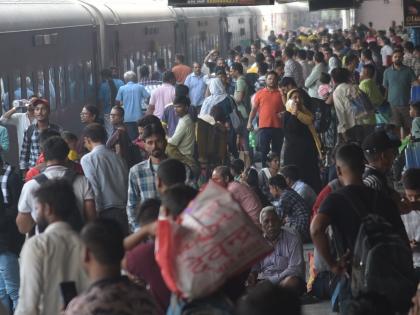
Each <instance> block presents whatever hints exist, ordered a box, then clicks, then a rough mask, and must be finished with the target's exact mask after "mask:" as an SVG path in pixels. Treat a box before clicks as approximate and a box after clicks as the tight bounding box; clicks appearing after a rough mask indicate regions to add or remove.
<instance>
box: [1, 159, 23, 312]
mask: <svg viewBox="0 0 420 315" xmlns="http://www.w3.org/2000/svg"><path fill="white" fill-rule="evenodd" d="M0 182H1V183H2V189H1V194H0V207H1V213H0V302H2V303H3V306H4V307H5V308H6V309H7V310H10V309H11V307H10V301H11V302H12V309H13V310H15V309H16V305H17V303H18V298H19V260H18V257H19V253H20V250H21V249H22V245H23V242H24V241H25V236H23V235H22V234H20V233H19V231H18V228H17V226H16V215H17V205H18V201H19V195H20V191H21V189H22V178H21V176H20V175H19V174H18V173H17V172H16V171H15V169H14V167H13V166H11V165H8V164H7V163H4V162H3V160H2V159H1V157H0ZM7 314H8V313H7Z"/></svg>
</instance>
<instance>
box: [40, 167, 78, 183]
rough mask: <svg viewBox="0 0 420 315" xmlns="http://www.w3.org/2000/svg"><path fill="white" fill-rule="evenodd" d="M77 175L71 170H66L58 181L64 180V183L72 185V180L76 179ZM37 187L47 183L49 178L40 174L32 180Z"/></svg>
mask: <svg viewBox="0 0 420 315" xmlns="http://www.w3.org/2000/svg"><path fill="white" fill-rule="evenodd" d="M77 175H78V174H77V173H76V172H75V171H73V170H72V169H69V168H68V169H66V171H65V173H64V175H63V176H62V177H60V179H64V180H65V181H66V182H68V183H69V184H70V185H73V182H74V180H75V179H76V177H77ZM33 179H34V180H35V181H36V182H37V183H38V184H39V185H42V184H43V183H46V182H47V181H49V178H48V177H47V175H45V174H44V173H40V174H38V175H37V176H35V177H34V178H33Z"/></svg>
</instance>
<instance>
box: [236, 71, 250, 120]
mask: <svg viewBox="0 0 420 315" xmlns="http://www.w3.org/2000/svg"><path fill="white" fill-rule="evenodd" d="M241 92H245V98H244V99H243V101H242V102H240V103H238V110H239V112H240V113H241V115H242V117H243V118H245V119H246V118H248V115H249V108H250V102H251V100H250V95H249V92H248V85H247V83H246V81H245V77H244V76H241V77H239V78H238V80H236V85H235V94H234V95H233V97H234V98H235V99H236V98H237V97H238V94H239V93H241Z"/></svg>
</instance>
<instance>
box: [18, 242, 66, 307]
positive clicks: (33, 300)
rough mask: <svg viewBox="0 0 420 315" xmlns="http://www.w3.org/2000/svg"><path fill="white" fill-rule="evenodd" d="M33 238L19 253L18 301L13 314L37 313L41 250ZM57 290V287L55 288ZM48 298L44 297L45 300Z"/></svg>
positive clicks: (41, 266) (39, 290)
mask: <svg viewBox="0 0 420 315" xmlns="http://www.w3.org/2000/svg"><path fill="white" fill-rule="evenodd" d="M37 245H38V244H37V243H36V242H34V239H30V240H28V241H27V243H26V244H25V246H24V247H23V250H22V253H21V256H20V257H21V259H20V260H21V267H20V289H19V296H20V297H21V298H20V299H19V303H18V305H17V308H16V311H15V315H39V314H40V313H39V304H40V297H41V294H42V288H43V269H44V266H43V259H44V254H43V250H42V248H41V247H40V246H37ZM57 290H58V288H57ZM47 300H48V298H47V297H46V302H47Z"/></svg>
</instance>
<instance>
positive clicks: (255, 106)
mask: <svg viewBox="0 0 420 315" xmlns="http://www.w3.org/2000/svg"><path fill="white" fill-rule="evenodd" d="M259 105H260V103H259V99H258V94H256V95H255V96H254V99H253V102H252V107H251V112H250V113H249V117H248V124H247V129H248V130H249V131H251V130H252V121H253V120H254V118H255V116H256V115H257V112H258V107H259Z"/></svg>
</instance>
